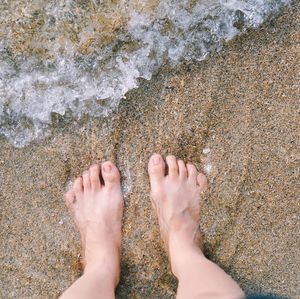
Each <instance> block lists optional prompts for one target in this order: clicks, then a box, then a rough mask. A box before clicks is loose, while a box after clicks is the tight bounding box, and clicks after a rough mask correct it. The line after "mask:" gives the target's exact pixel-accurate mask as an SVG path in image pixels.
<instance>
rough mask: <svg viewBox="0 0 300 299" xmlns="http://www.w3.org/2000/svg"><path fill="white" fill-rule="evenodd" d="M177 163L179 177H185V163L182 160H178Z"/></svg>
mask: <svg viewBox="0 0 300 299" xmlns="http://www.w3.org/2000/svg"><path fill="white" fill-rule="evenodd" d="M177 164H178V168H179V177H181V178H187V169H186V166H185V163H184V162H183V161H182V160H178V162H177Z"/></svg>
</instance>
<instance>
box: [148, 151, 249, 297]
mask: <svg viewBox="0 0 300 299" xmlns="http://www.w3.org/2000/svg"><path fill="white" fill-rule="evenodd" d="M166 160H167V164H168V175H165V163H164V161H163V159H162V157H161V156H160V155H153V156H152V157H151V159H150V161H149V175H150V182H151V193H152V202H153V205H154V207H155V209H156V211H157V215H158V220H159V225H160V230H161V235H162V238H163V240H164V243H165V245H166V249H167V251H168V254H169V258H170V262H171V268H172V272H173V273H174V275H175V276H176V277H177V278H178V281H179V285H178V291H177V298H179V299H180V298H203V299H204V298H231V299H235V298H236V299H241V298H244V293H243V292H242V290H241V289H240V288H239V286H238V285H237V283H236V282H235V281H234V280H233V279H232V278H231V277H230V276H229V275H227V274H226V273H225V272H224V271H223V270H222V269H221V268H219V267H218V266H217V265H216V264H214V263H213V262H211V261H209V260H208V259H207V258H206V257H205V256H204V254H203V253H202V251H201V249H200V245H201V237H200V234H199V232H198V225H199V214H200V210H199V204H200V193H201V192H203V191H204V190H205V188H206V185H207V180H206V177H205V176H204V175H203V174H201V173H198V172H197V170H196V168H195V166H194V165H192V164H188V165H187V166H186V165H185V164H184V162H183V161H181V160H178V161H177V160H176V158H175V157H174V156H168V157H167V159H166Z"/></svg>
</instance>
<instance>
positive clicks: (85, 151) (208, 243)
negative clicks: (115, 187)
mask: <svg viewBox="0 0 300 299" xmlns="http://www.w3.org/2000/svg"><path fill="white" fill-rule="evenodd" d="M299 11H300V5H299V4H297V3H296V2H295V3H294V4H293V6H292V7H291V8H289V9H285V10H284V11H283V13H282V14H281V15H280V16H279V17H277V18H276V19H275V20H274V21H272V22H269V23H267V24H265V25H264V26H262V27H261V28H260V29H258V30H253V31H249V32H248V33H247V34H245V35H244V36H242V37H239V38H236V39H235V40H234V41H232V42H230V43H228V44H227V45H226V47H225V48H224V50H223V51H222V52H221V53H218V54H215V55H213V56H212V57H211V58H209V59H208V60H206V61H203V62H200V63H195V64H193V65H185V66H183V67H182V68H180V70H177V71H176V70H168V69H165V70H164V71H162V72H160V73H159V74H157V75H156V76H155V78H153V80H151V81H150V82H142V84H141V87H140V88H139V89H137V90H134V91H131V92H130V93H129V94H128V95H127V97H126V99H124V100H123V101H122V103H121V105H120V107H119V109H118V111H117V112H116V113H114V114H113V115H112V117H111V118H109V119H94V120H88V119H83V120H82V121H80V122H77V123H74V124H69V125H64V123H63V122H59V121H58V124H57V128H54V129H53V134H52V136H51V137H49V138H48V139H46V140H44V141H42V142H36V143H34V144H32V145H30V146H28V147H25V148H23V149H16V148H14V147H12V146H11V145H10V144H8V143H7V142H6V141H5V140H4V139H1V140H0V167H1V172H0V186H1V187H0V188H1V192H0V202H1V232H0V234H1V240H2V242H1V248H0V256H1V259H0V265H1V269H2V270H1V274H0V276H1V285H2V287H1V290H0V297H1V298H55V297H57V296H58V295H59V294H60V293H61V292H62V291H63V290H64V289H65V288H67V287H68V286H69V285H70V284H71V282H72V281H73V280H74V279H75V278H76V277H78V276H79V274H80V267H79V259H78V253H79V242H78V240H79V238H78V235H77V231H76V230H75V227H74V225H73V223H72V221H71V218H70V216H69V214H68V212H67V210H66V208H65V206H64V203H63V199H62V198H63V193H64V192H65V190H66V187H67V185H68V184H69V182H70V181H71V180H73V179H74V178H75V177H76V176H78V175H80V174H81V172H82V171H83V170H84V169H86V168H87V167H88V166H89V165H90V164H91V163H94V162H97V161H98V162H99V161H103V160H104V159H113V160H114V161H115V162H117V163H118V165H119V167H120V170H121V172H122V179H123V188H124V193H125V201H126V208H125V215H124V228H123V231H124V239H123V259H122V278H121V282H120V285H119V287H118V290H117V297H118V298H174V294H175V290H176V280H175V279H174V278H173V276H172V275H171V272H170V269H169V266H168V262H167V257H166V255H165V254H164V252H163V249H162V246H161V243H160V241H159V233H158V228H157V223H156V218H155V215H154V213H153V212H152V209H151V205H150V201H149V183H148V176H147V172H146V165H147V161H148V158H149V157H150V156H151V154H152V153H153V152H159V153H162V154H164V155H166V154H169V153H172V154H175V155H176V156H178V157H181V158H183V159H184V160H185V161H191V162H193V163H195V164H196V165H197V166H198V168H199V169H203V170H204V171H205V172H206V173H207V175H208V177H209V180H210V190H209V192H208V193H207V194H206V196H205V198H204V199H203V202H202V212H201V230H202V232H203V234H204V235H205V243H204V245H205V252H206V254H207V255H208V256H209V257H210V258H211V259H212V260H214V261H215V262H217V263H218V264H219V265H220V266H222V267H223V269H225V270H226V271H227V272H228V273H230V274H231V275H232V276H233V277H234V279H236V280H237V281H238V282H239V283H240V284H241V286H242V287H243V288H244V290H245V291H246V292H247V293H251V292H264V293H274V294H278V295H284V296H287V297H290V298H300V297H299V293H300V289H299V285H300V282H299V270H300V269H299V268H300V265H299V255H300V250H299V248H300V244H299V229H300V218H299V217H300V216H299V211H300V202H299V189H298V188H297V183H298V182H299V150H298V149H299V62H300V59H299V51H300V46H299V41H300V38H299V31H297V30H298V29H299V21H300V20H299ZM204 149H205V150H204ZM203 150H204V151H203Z"/></svg>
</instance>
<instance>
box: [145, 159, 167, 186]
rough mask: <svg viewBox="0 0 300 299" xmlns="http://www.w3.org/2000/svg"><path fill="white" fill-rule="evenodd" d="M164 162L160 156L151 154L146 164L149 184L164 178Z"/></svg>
mask: <svg viewBox="0 0 300 299" xmlns="http://www.w3.org/2000/svg"><path fill="white" fill-rule="evenodd" d="M165 167H166V166H165V162H164V160H163V158H162V156H161V155H159V154H153V155H152V156H151V158H150V160H149V163H148V173H149V176H150V182H152V183H153V182H155V181H161V179H162V178H164V176H165Z"/></svg>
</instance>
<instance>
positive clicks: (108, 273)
mask: <svg viewBox="0 0 300 299" xmlns="http://www.w3.org/2000/svg"><path fill="white" fill-rule="evenodd" d="M83 275H92V276H93V277H95V278H97V279H98V280H99V281H100V280H101V281H102V282H105V283H106V284H108V285H111V286H113V287H114V288H115V287H116V286H117V284H118V283H119V280H120V266H119V265H118V264H116V263H114V262H111V261H108V260H102V261H101V262H100V261H97V262H94V263H91V262H89V263H87V264H86V266H85V268H84V272H83Z"/></svg>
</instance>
